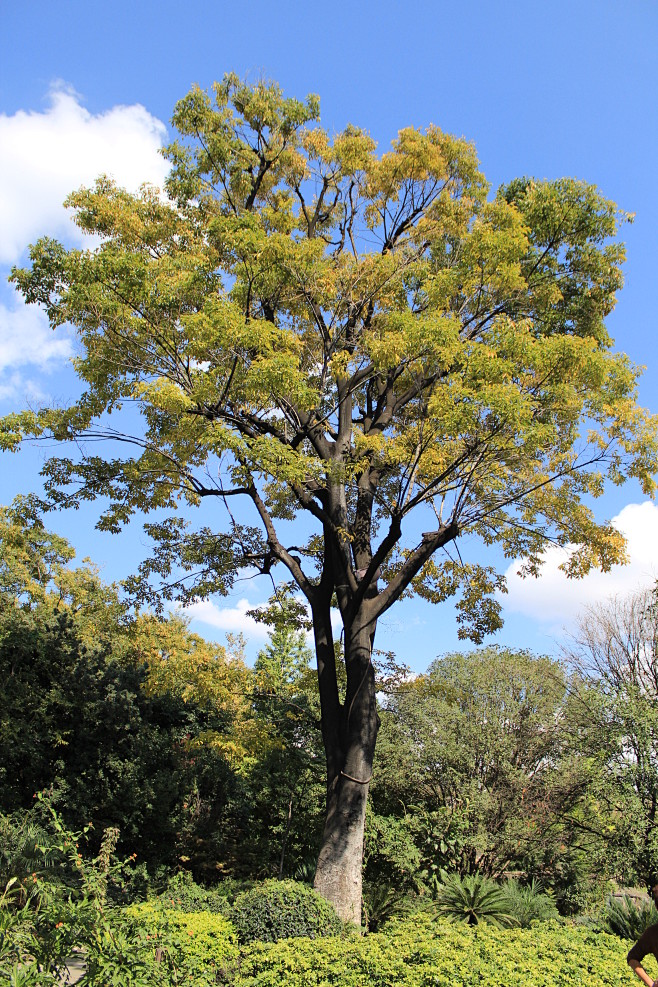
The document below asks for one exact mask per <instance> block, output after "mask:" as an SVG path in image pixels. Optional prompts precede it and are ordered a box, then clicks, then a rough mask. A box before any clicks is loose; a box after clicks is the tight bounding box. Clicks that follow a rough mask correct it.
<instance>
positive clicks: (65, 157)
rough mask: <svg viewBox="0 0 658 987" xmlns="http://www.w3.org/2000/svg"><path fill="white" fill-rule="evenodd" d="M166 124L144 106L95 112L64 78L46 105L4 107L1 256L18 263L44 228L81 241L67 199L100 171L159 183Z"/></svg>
mask: <svg viewBox="0 0 658 987" xmlns="http://www.w3.org/2000/svg"><path fill="white" fill-rule="evenodd" d="M165 137H166V127H165V125H164V124H163V123H162V122H161V121H160V120H158V119H157V118H156V117H154V116H152V115H151V114H150V113H149V112H148V111H147V110H146V109H145V108H144V107H143V106H140V105H139V104H134V105H132V106H114V107H112V108H111V109H109V110H106V111H105V112H103V113H98V114H92V113H90V112H89V111H88V110H86V109H85V108H84V106H82V105H81V102H80V97H79V96H78V94H77V93H75V92H73V91H72V90H71V89H68V88H65V87H63V86H62V85H59V86H57V87H55V88H54V89H53V90H52V91H51V93H50V106H49V107H48V108H47V109H46V110H45V111H44V112H41V113H39V112H35V111H29V112H26V111H24V110H19V111H18V112H17V113H15V114H13V115H12V116H8V115H6V114H0V146H1V147H2V148H3V153H2V156H1V157H0V229H1V230H2V237H1V238H0V263H4V264H12V263H16V262H17V261H18V260H19V258H20V256H21V254H22V253H23V251H24V250H25V248H26V247H27V245H28V244H29V243H30V242H32V241H34V240H36V239H37V238H38V237H39V236H41V235H43V234H48V235H50V236H58V237H64V238H66V239H67V240H70V241H73V242H75V243H79V242H80V241H81V236H82V234H81V233H80V232H79V231H78V230H76V229H75V227H74V226H73V224H72V222H71V220H70V218H69V216H68V215H67V212H66V210H65V209H64V208H63V207H62V202H63V200H64V199H65V198H66V196H67V195H68V194H69V192H72V191H73V190H74V189H76V188H78V187H79V186H80V185H91V184H92V183H93V181H94V179H95V178H96V177H97V176H98V175H100V174H107V175H111V176H112V177H113V178H114V179H115V180H116V181H117V182H118V183H119V184H120V185H122V186H124V187H125V188H128V189H129V190H131V191H136V190H137V189H138V188H139V186H140V185H141V184H143V183H144V182H150V183H152V184H153V185H157V186H158V187H161V186H162V183H163V182H164V179H165V177H166V174H167V171H168V167H169V166H168V164H167V162H166V161H165V160H164V159H163V158H162V157H161V155H160V154H159V153H158V149H159V148H160V146H161V145H162V143H163V141H164V139H165Z"/></svg>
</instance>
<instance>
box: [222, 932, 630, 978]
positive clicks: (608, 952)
mask: <svg viewBox="0 0 658 987" xmlns="http://www.w3.org/2000/svg"><path fill="white" fill-rule="evenodd" d="M628 945H629V944H628V943H625V942H624V941H623V940H620V939H618V938H616V937H614V936H610V935H607V934H606V933H594V932H591V931H589V930H587V929H583V928H577V927H576V928H574V927H570V926H564V925H560V924H558V923H557V922H547V923H543V924H538V925H536V926H535V927H534V928H532V929H522V930H519V929H516V930H501V929H495V928H493V927H491V926H478V927H477V928H469V927H467V926H465V925H451V924H448V923H437V922H432V921H431V920H430V919H429V918H427V917H426V916H417V915H416V916H414V917H413V919H411V920H407V921H405V922H404V923H400V924H397V925H394V926H390V927H389V929H388V930H387V931H386V932H382V933H377V934H375V935H369V936H366V937H364V938H358V937H353V938H351V937H350V938H343V939H315V940H313V941H310V940H306V939H296V940H294V941H282V942H279V943H273V944H268V945H265V944H254V945H252V946H251V947H249V948H248V949H246V950H243V953H242V958H241V961H240V966H239V972H238V973H237V976H236V979H235V982H234V984H235V987H248V985H249V987H251V985H254V987H255V985H258V987H279V985H280V984H283V983H285V984H286V985H288V987H315V985H317V987H330V985H331V987H444V985H445V987H471V985H473V984H478V983H486V984H490V985H492V987H493V985H495V987H521V985H526V984H542V985H543V987H572V985H574V987H575V985H585V984H598V985H602V984H615V985H617V984H619V985H622V984H630V983H631V982H632V979H631V978H632V974H631V971H630V970H629V968H628V967H627V965H626V952H627V950H628Z"/></svg>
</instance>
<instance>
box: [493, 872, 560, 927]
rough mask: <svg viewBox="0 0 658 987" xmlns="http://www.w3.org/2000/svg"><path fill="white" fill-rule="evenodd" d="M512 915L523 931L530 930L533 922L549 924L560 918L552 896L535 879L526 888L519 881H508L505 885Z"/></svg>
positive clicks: (505, 892) (504, 890) (505, 893)
mask: <svg viewBox="0 0 658 987" xmlns="http://www.w3.org/2000/svg"><path fill="white" fill-rule="evenodd" d="M502 890H503V893H504V895H505V898H506V900H507V905H508V908H509V911H510V914H511V915H512V916H513V917H514V919H515V920H516V922H517V924H518V925H520V926H521V928H522V929H528V928H529V927H530V925H531V924H532V922H537V921H538V922H547V921H548V920H549V919H557V918H558V910H557V906H556V904H555V900H554V898H553V896H552V895H551V894H548V893H547V892H546V891H544V889H543V887H542V885H541V884H540V883H539V882H538V881H535V880H534V879H533V880H532V881H531V882H530V884H528V885H526V886H525V887H524V886H522V885H520V884H519V883H518V882H517V881H512V880H510V881H507V882H506V884H504V885H503V889H502Z"/></svg>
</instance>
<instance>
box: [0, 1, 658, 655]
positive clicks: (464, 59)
mask: <svg viewBox="0 0 658 987" xmlns="http://www.w3.org/2000/svg"><path fill="white" fill-rule="evenodd" d="M656 51H658V6H657V5H656V4H655V3H654V2H652V0H644V2H640V0H627V2H625V3H619V2H601V0H599V2H589V0H580V2H579V0H572V2H571V3H565V2H563V0H559V2H552V3H550V4H548V3H547V4H538V3H535V4H529V3H527V2H526V3H520V2H499V3H493V2H485V0H480V2H462V3H460V4H454V3H450V4H449V3H445V2H443V0H437V2H434V3H430V2H415V0H408V2H406V3H404V4H403V3H397V2H392V0H381V2H378V3H371V2H365V3H363V2H362V3H359V2H356V0H353V2H351V3H346V2H342V0H340V2H334V3H333V4H322V5H320V4H314V3H312V2H306V3H302V2H288V3H285V2H284V3H278V4H276V5H275V4H272V3H267V2H261V0H243V2H242V3H240V4H236V3H233V4H227V3H223V2H213V3H210V2H199V0H190V2H189V3H188V4H187V5H186V6H183V5H181V4H179V3H175V4H174V3H172V2H159V3H157V4H156V3H153V2H151V0H141V2H135V0H133V2H131V3H126V2H124V0H114V2H113V3H111V4H100V3H98V2H95V0H86V2H85V3H82V2H79V0H60V2H59V3H57V4H54V3H52V2H48V3H46V2H40V0H26V2H25V3H22V4H13V5H9V4H2V6H1V7H0V414H4V413H7V412H8V411H11V410H13V409H15V408H18V407H22V406H24V405H25V403H26V402H29V403H31V404H33V405H34V404H38V403H40V402H41V401H60V400H66V399H67V398H68V397H71V396H72V395H74V394H75V390H76V383H75V377H74V375H73V373H72V371H71V369H70V366H69V364H68V360H69V358H70V354H71V352H72V349H71V340H70V339H69V338H68V337H67V336H66V334H65V333H64V334H63V335H62V336H61V337H56V336H54V335H53V334H52V333H51V332H50V330H49V329H48V328H47V326H46V325H45V323H44V321H43V318H42V317H41V316H40V315H39V313H38V312H33V311H31V310H27V309H25V308H24V307H23V306H22V305H21V304H20V303H19V301H18V299H17V298H16V296H15V293H14V292H13V290H12V288H11V287H10V286H8V285H7V284H6V283H5V278H6V275H7V274H8V272H9V268H10V266H11V265H12V264H14V263H19V264H20V263H21V262H24V260H25V257H26V254H25V248H26V246H27V244H28V243H29V242H30V241H32V240H34V239H36V237H37V236H39V235H40V234H41V233H48V234H52V235H57V236H58V237H59V238H61V239H63V240H64V241H66V242H74V234H73V232H72V230H71V228H70V226H69V225H68V224H67V220H66V219H65V217H64V215H63V213H62V211H61V209H60V205H59V204H60V203H61V200H62V199H63V197H64V195H65V194H66V193H67V191H69V190H70V189H72V188H74V187H76V186H77V185H79V184H80V183H82V182H89V181H91V180H92V179H93V177H94V175H95V174H97V173H99V172H101V171H106V172H110V173H113V174H115V176H116V177H117V178H118V180H120V181H121V182H122V183H124V184H126V185H128V186H129V187H136V186H137V185H138V184H139V183H140V182H141V181H142V180H151V181H155V182H158V181H161V180H162V178H163V177H164V162H162V160H161V159H160V158H159V156H158V154H157V148H158V146H159V145H160V144H161V143H163V142H165V141H166V139H167V134H168V132H169V131H168V121H169V118H170V116H171V112H172V109H173V106H174V103H175V102H176V100H177V99H178V98H180V97H181V96H183V95H184V94H185V93H186V92H187V90H188V89H189V87H190V85H191V84H192V83H195V82H196V83H199V84H200V85H202V86H204V87H206V86H209V85H210V84H211V83H212V81H213V80H214V79H218V78H221V76H222V75H223V74H224V72H226V71H236V72H238V73H239V74H240V75H242V76H247V77H248V78H250V79H252V80H255V79H257V78H259V77H260V76H265V77H268V78H272V79H275V80H276V81H278V82H279V83H280V85H281V86H282V87H283V88H284V90H285V91H286V92H287V93H288V94H290V95H295V96H305V95H306V94H307V93H309V92H316V93H319V95H320V97H321V112H322V123H323V125H324V126H325V127H326V128H328V129H329V130H330V131H331V130H338V129H341V128H343V127H344V126H345V124H346V123H348V122H352V123H355V124H358V125H360V126H363V127H365V128H366V129H368V130H369V131H370V133H371V134H372V136H373V137H374V138H375V139H376V140H377V141H378V142H379V145H380V147H381V148H382V149H385V148H386V146H387V145H388V143H389V141H390V140H391V139H392V138H393V137H394V136H395V135H396V132H397V130H398V129H399V128H400V127H403V126H407V125H410V124H413V125H416V126H420V127H422V126H426V125H427V124H428V123H435V124H437V125H439V126H440V127H442V128H443V129H444V130H447V131H450V132H453V133H456V134H459V135H463V136H465V137H467V138H468V139H470V140H472V141H473V142H474V143H475V145H476V147H477V150H478V153H479V156H480V160H481V162H482V167H483V170H484V172H485V174H486V175H487V177H488V179H489V180H490V182H491V183H492V186H493V187H494V188H495V187H496V186H497V185H498V184H500V183H501V182H503V181H508V180H510V179H511V178H513V177H515V176H518V175H533V176H535V177H537V178H555V177H558V176H562V175H573V176H576V177H578V178H582V179H585V180H587V181H591V182H594V183H596V184H597V185H598V186H599V187H600V188H601V189H602V191H603V192H604V193H605V194H606V195H607V196H609V197H610V198H612V199H615V200H616V201H617V202H618V203H619V205H620V206H621V207H623V208H624V209H626V210H628V211H631V212H634V213H635V214H636V220H635V223H634V224H633V225H632V226H630V227H627V228H626V231H625V240H626V242H627V245H628V263H627V266H626V286H625V288H624V290H623V291H622V293H621V295H620V298H619V303H618V307H617V310H616V311H615V313H614V314H613V316H612V317H611V319H610V328H611V331H612V334H613V335H614V336H615V338H616V341H617V347H618V348H619V349H621V350H624V351H625V352H627V353H628V354H629V355H630V356H631V358H632V359H633V360H635V361H636V362H637V363H640V364H643V365H646V367H647V370H646V373H645V376H644V378H643V381H642V385H641V390H640V398H641V400H642V403H643V404H645V405H646V406H648V407H650V408H651V409H652V410H653V411H658V387H657V382H658V333H656V327H655V321H656V317H655V305H654V287H653V285H654V281H655V271H656V266H657V264H658V241H657V235H656V230H658V190H657V184H656V180H655V161H656V158H657V156H658V154H657V152H658V137H657V135H658V127H657V123H658V121H657V113H658V111H657V109H656V107H657V105H658V100H657V99H656V97H657V95H658V92H657V90H658V86H657V85H656V71H655V57H656ZM41 455H42V453H41V452H38V451H36V450H34V449H26V450H24V451H23V452H21V453H20V454H19V455H17V456H13V457H10V456H4V457H2V458H0V502H1V503H7V502H8V501H9V500H11V498H12V497H13V496H14V495H15V494H16V493H19V492H27V491H29V490H31V489H36V488H38V484H39V477H38V471H39V465H40V460H41ZM644 500H645V498H643V496H642V494H641V492H640V491H639V489H637V488H636V487H634V486H633V485H628V486H627V487H624V488H622V489H621V490H619V489H615V490H614V491H612V492H611V493H610V494H608V495H606V496H605V497H604V498H603V499H602V500H600V501H598V502H597V504H596V512H597V516H598V517H599V519H601V520H603V519H604V518H612V517H616V518H618V521H617V523H618V524H619V526H620V527H621V528H622V529H623V530H624V531H625V532H626V533H627V535H628V538H629V549H630V555H631V565H630V566H629V567H627V568H626V569H625V570H623V571H614V572H613V573H611V574H609V575H608V576H601V575H598V574H595V575H592V576H590V577H588V578H587V579H586V580H584V581H583V582H582V583H581V584H579V585H577V584H573V583H568V582H567V581H566V580H565V579H564V578H563V577H562V576H561V575H560V574H559V573H558V571H557V564H558V562H559V559H557V558H556V557H554V556H553V555H550V556H549V558H548V560H547V566H546V573H545V575H544V576H543V577H542V579H540V580H538V581H534V580H533V581H525V582H523V583H522V582H521V581H520V580H518V579H516V577H514V575H513V573H514V571H515V569H516V568H517V565H512V566H511V567H510V580H509V585H510V593H509V596H508V597H507V598H506V600H505V614H506V626H505V629H504V630H503V632H501V633H500V634H499V635H497V638H496V639H497V640H498V641H499V642H500V643H505V644H512V645H515V646H520V647H525V646H527V647H530V648H532V649H534V650H537V651H548V652H552V653H557V652H558V650H559V647H560V643H561V641H562V640H563V639H564V635H565V628H567V629H568V627H569V626H572V625H573V620H574V619H575V618H576V617H577V614H578V612H579V611H580V610H581V609H582V607H583V606H585V605H586V604H588V603H592V602H595V601H597V600H600V599H604V598H605V597H606V595H608V594H609V593H612V592H628V591H630V590H632V589H634V588H636V587H637V586H639V585H641V584H646V583H647V582H650V581H651V580H652V579H654V578H655V577H656V576H657V575H658V562H654V560H655V559H656V558H658V510H657V509H656V508H655V507H654V506H653V505H650V504H646V503H644ZM95 518H96V513H95V509H94V508H93V506H90V507H87V508H85V509H84V510H81V511H78V512H76V513H75V514H73V515H71V516H64V515H59V516H57V517H55V516H52V517H51V521H50V524H51V527H53V528H54V529H55V530H57V531H59V532H60V533H62V534H64V535H66V536H67V537H68V538H69V539H70V540H71V541H72V542H73V544H74V545H75V547H76V549H77V551H78V554H79V556H80V557H82V556H84V555H89V556H91V557H92V558H93V559H94V560H95V561H96V562H98V563H99V564H100V565H101V566H102V571H103V575H104V576H105V578H107V579H121V578H123V577H125V576H126V575H128V574H129V572H130V571H131V570H132V569H134V568H135V566H136V564H137V562H138V561H139V559H140V557H141V556H142V555H143V554H144V552H145V540H144V537H143V536H142V535H141V532H140V528H139V526H138V525H132V526H131V527H130V528H129V529H128V530H127V531H126V532H125V533H124V534H122V535H120V536H114V537H113V536H108V535H101V534H99V533H97V532H95V531H94V529H93V525H94V521H95ZM464 552H466V553H467V554H468V555H469V557H470V558H472V559H482V558H483V555H482V552H481V550H480V548H479V546H478V545H477V544H472V545H468V544H467V545H466V546H463V547H462V554H464ZM268 592H269V590H268V586H267V585H266V584H264V583H252V584H247V583H242V584H240V586H239V587H238V588H237V592H236V593H235V594H234V595H233V596H232V597H231V598H229V599H227V600H224V601H223V600H214V601H211V603H209V604H206V605H205V606H203V607H199V608H198V609H197V611H196V614H195V618H196V619H195V621H194V627H195V629H197V630H199V631H200V632H202V633H204V634H206V635H207V636H210V637H216V638H218V639H220V640H221V638H222V636H223V632H224V630H226V629H229V630H238V629H240V628H242V629H243V630H244V631H245V633H246V634H247V636H248V637H249V638H250V642H251V643H250V648H249V651H250V654H253V653H254V652H255V650H257V648H258V646H259V645H260V644H261V643H262V639H259V638H258V637H257V635H256V633H255V632H254V628H253V627H252V626H251V625H250V623H249V621H248V620H247V619H246V618H245V617H244V610H245V609H246V608H247V606H248V605H253V604H254V603H257V602H259V601H260V600H262V599H264V598H265V597H266V596H267V595H268ZM245 601H249V602H248V603H246V602H245ZM378 643H379V645H380V647H384V648H390V649H392V650H394V651H396V652H397V654H398V657H399V658H400V659H401V660H404V661H406V662H407V663H408V664H410V665H411V666H412V667H413V668H415V669H416V670H422V669H424V668H425V667H426V666H427V664H428V663H429V662H430V661H431V660H432V659H433V658H434V657H435V656H436V655H437V654H439V653H441V652H443V651H445V650H449V649H451V648H453V647H455V646H457V644H458V642H457V638H456V633H455V622H454V612H453V610H452V608H451V606H450V605H445V606H443V607H439V608H437V607H430V606H429V605H427V604H422V603H419V602H404V603H401V604H399V605H398V606H397V607H396V608H394V609H393V610H392V611H390V612H389V614H388V615H386V617H385V618H384V620H383V622H382V624H381V625H380V630H379V632H378Z"/></svg>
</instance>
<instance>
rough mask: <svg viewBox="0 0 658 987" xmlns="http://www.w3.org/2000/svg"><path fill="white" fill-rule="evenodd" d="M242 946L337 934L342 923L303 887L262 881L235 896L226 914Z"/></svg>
mask: <svg viewBox="0 0 658 987" xmlns="http://www.w3.org/2000/svg"><path fill="white" fill-rule="evenodd" d="M230 917H231V920H232V922H233V924H234V926H235V928H236V930H237V932H238V936H239V937H240V941H241V942H243V943H247V942H252V941H254V940H258V941H260V942H276V941H277V940H279V939H289V938H293V937H295V936H307V937H308V938H309V939H315V938H316V937H318V936H332V935H338V934H339V933H340V932H341V931H342V929H343V924H342V922H341V921H340V919H339V918H338V916H337V915H336V912H335V911H334V909H333V908H332V907H331V905H330V904H329V903H328V902H327V901H325V900H324V898H321V897H320V895H319V894H317V893H316V892H315V891H314V890H313V889H312V888H310V887H309V886H308V885H307V884H299V883H297V882H295V881H265V883H264V884H261V885H259V886H257V887H255V888H252V889H251V890H250V891H244V892H243V893H242V894H239V895H238V896H237V898H236V899H235V902H234V903H233V907H232V908H231V912H230Z"/></svg>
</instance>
